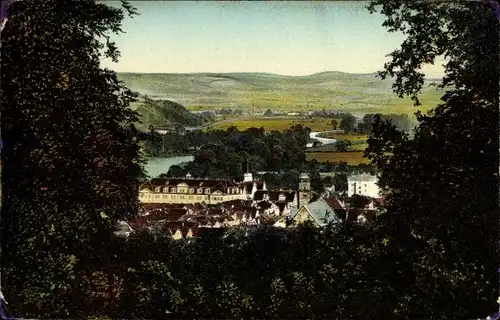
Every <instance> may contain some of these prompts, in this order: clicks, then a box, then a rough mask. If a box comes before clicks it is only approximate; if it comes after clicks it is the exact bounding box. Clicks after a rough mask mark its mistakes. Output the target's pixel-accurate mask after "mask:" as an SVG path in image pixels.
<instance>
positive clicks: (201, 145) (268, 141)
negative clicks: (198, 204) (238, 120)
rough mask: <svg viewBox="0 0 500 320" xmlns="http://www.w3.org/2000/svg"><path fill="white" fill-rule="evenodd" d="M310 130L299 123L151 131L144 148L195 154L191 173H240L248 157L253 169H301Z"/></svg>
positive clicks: (171, 153) (161, 152) (148, 151)
mask: <svg viewBox="0 0 500 320" xmlns="http://www.w3.org/2000/svg"><path fill="white" fill-rule="evenodd" d="M310 132H311V130H310V129H309V128H305V127H303V126H302V125H295V126H292V127H291V128H290V129H288V130H285V131H284V132H279V131H271V132H266V131H265V130H264V129H263V128H250V129H247V130H245V131H239V130H238V129H236V128H235V127H231V128H228V129H227V130H216V131H210V132H201V131H192V132H185V133H176V132H172V133H168V134H165V135H160V134H158V133H155V132H150V133H149V137H148V141H147V142H145V144H144V148H143V149H144V152H145V153H146V154H147V155H148V156H156V157H168V156H176V155H186V154H192V155H194V156H195V164H194V166H193V167H192V170H193V172H192V174H195V175H197V176H212V175H214V174H215V173H217V174H222V175H230V176H241V175H242V174H243V172H245V170H246V163H247V160H248V162H249V164H250V167H251V169H252V170H258V171H280V170H287V169H300V168H301V166H303V165H304V164H305V162H306V154H305V152H304V151H305V149H306V145H307V143H308V141H309V134H310ZM212 170H215V171H212Z"/></svg>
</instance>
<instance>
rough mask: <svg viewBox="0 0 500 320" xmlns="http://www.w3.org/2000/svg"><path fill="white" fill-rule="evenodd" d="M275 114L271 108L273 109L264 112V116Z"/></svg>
mask: <svg viewBox="0 0 500 320" xmlns="http://www.w3.org/2000/svg"><path fill="white" fill-rule="evenodd" d="M273 115H274V113H273V110H271V109H267V110H266V111H265V112H264V117H272V116H273Z"/></svg>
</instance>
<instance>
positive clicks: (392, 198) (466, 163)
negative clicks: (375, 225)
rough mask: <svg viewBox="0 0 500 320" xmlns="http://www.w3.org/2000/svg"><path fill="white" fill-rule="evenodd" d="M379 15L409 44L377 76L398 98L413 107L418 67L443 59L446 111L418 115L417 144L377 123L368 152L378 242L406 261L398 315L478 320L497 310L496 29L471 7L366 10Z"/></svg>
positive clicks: (399, 5) (381, 4)
mask: <svg viewBox="0 0 500 320" xmlns="http://www.w3.org/2000/svg"><path fill="white" fill-rule="evenodd" d="M377 8H380V11H381V13H382V14H384V15H386V21H385V22H384V25H385V26H386V27H388V28H389V29H390V30H392V31H401V32H403V33H404V34H406V35H407V38H406V40H405V41H404V42H403V44H402V45H401V48H400V49H398V50H395V51H394V52H393V53H391V57H392V59H391V61H390V62H388V63H387V64H386V65H385V70H384V71H382V72H381V73H380V76H382V78H386V77H389V76H391V77H394V79H395V82H394V85H393V90H394V92H395V93H396V94H397V95H399V96H400V97H403V96H405V95H408V96H410V97H411V98H412V99H413V101H414V103H415V104H416V105H419V99H418V96H419V92H420V91H421V89H422V86H423V84H424V75H423V74H422V73H421V72H420V71H419V69H420V67H421V66H422V65H423V64H424V63H433V62H434V61H435V59H436V57H438V56H440V55H445V56H446V57H447V60H448V61H447V62H446V64H445V76H444V78H443V80H442V82H441V84H440V85H439V87H440V88H442V89H444V90H446V92H445V93H444V95H443V97H442V101H443V103H441V104H440V105H438V106H437V107H436V108H434V110H433V111H431V112H429V113H427V114H425V115H423V114H421V113H418V114H417V120H418V121H419V125H418V127H417V129H416V131H415V134H414V137H413V139H410V138H409V137H408V135H407V134H405V133H402V132H401V131H399V130H397V128H396V127H395V126H394V125H392V124H390V123H388V122H387V121H383V120H382V119H380V117H376V119H375V122H374V124H373V126H374V128H373V136H372V137H371V138H370V139H369V141H368V143H369V147H368V149H367V150H366V155H367V156H368V157H369V158H370V159H372V163H374V164H376V165H377V167H378V169H379V170H380V171H381V178H380V180H379V185H380V186H381V187H382V188H383V189H384V190H386V191H388V192H389V195H388V197H387V204H386V209H387V214H385V215H384V218H383V219H381V221H380V222H381V225H380V229H379V230H380V232H381V233H380V236H381V237H383V238H385V239H386V240H388V239H390V245H389V247H390V250H391V251H393V252H399V253H398V257H399V258H396V259H395V260H399V261H406V262H405V263H402V264H400V266H399V267H398V270H399V271H398V272H399V274H401V275H403V274H408V275H410V274H411V278H406V277H402V278H399V279H398V281H399V282H401V283H411V286H409V287H408V288H407V289H404V288H403V287H401V286H396V287H395V288H396V291H397V292H398V293H397V295H398V296H399V297H401V300H400V302H399V303H400V305H401V307H400V310H404V311H403V312H404V314H405V315H407V316H408V315H410V314H412V315H413V317H415V318H417V317H418V318H431V317H432V318H449V319H452V318H455V319H458V318H464V319H465V318H470V317H477V312H478V311H477V310H494V309H496V308H497V306H496V305H495V303H494V301H495V299H496V298H495V294H493V292H494V291H495V289H494V288H493V287H494V286H495V283H496V282H497V275H496V272H495V271H496V268H497V267H498V265H499V259H498V256H497V255H494V257H492V253H493V252H497V242H496V241H497V240H498V239H497V238H496V236H494V235H491V233H490V232H489V230H492V229H495V230H496V229H497V228H498V218H497V216H498V209H499V208H498V204H497V201H498V190H497V185H498V167H497V163H498V136H499V135H498V125H497V123H496V121H492V119H498V91H499V90H498V89H499V87H498V86H499V79H498V78H499V69H498V65H499V64H498V58H499V57H498V21H497V19H495V16H494V15H493V13H492V11H491V10H490V9H489V8H488V7H487V6H486V7H485V6H484V5H482V4H480V3H477V2H468V1H454V2H453V3H450V2H444V1H442V2H441V1H425V2H421V1H408V2H400V1H375V2H373V3H372V4H371V5H370V10H372V11H374V10H375V9H377ZM416 44H418V45H416ZM484 257H491V258H486V259H485V258H484ZM401 266H405V267H404V268H403V267H401ZM458 275H461V276H458ZM445 297H446V298H445ZM405 299H408V300H407V301H410V300H412V301H414V302H404V300H405ZM444 301H450V302H444ZM457 306H460V307H458V308H457ZM485 312H487V311H485Z"/></svg>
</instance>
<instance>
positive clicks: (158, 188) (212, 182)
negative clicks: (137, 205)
mask: <svg viewBox="0 0 500 320" xmlns="http://www.w3.org/2000/svg"><path fill="white" fill-rule="evenodd" d="M247 198H248V194H247V192H246V189H245V187H244V186H242V185H240V184H238V183H236V182H234V181H231V180H227V179H198V178H192V177H191V176H190V175H189V174H188V175H187V176H186V177H185V178H155V179H152V180H150V181H147V182H145V183H143V184H142V185H141V186H140V187H139V201H140V202H142V203H182V204H194V203H201V202H205V203H207V204H217V203H221V202H225V201H230V200H236V199H247Z"/></svg>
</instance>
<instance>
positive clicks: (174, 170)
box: [167, 165, 186, 178]
mask: <svg viewBox="0 0 500 320" xmlns="http://www.w3.org/2000/svg"><path fill="white" fill-rule="evenodd" d="M185 175H186V174H185V173H184V170H183V169H182V168H181V167H180V166H177V165H173V166H171V167H170V168H169V169H168V172H167V177H175V178H179V177H184V176H185Z"/></svg>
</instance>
